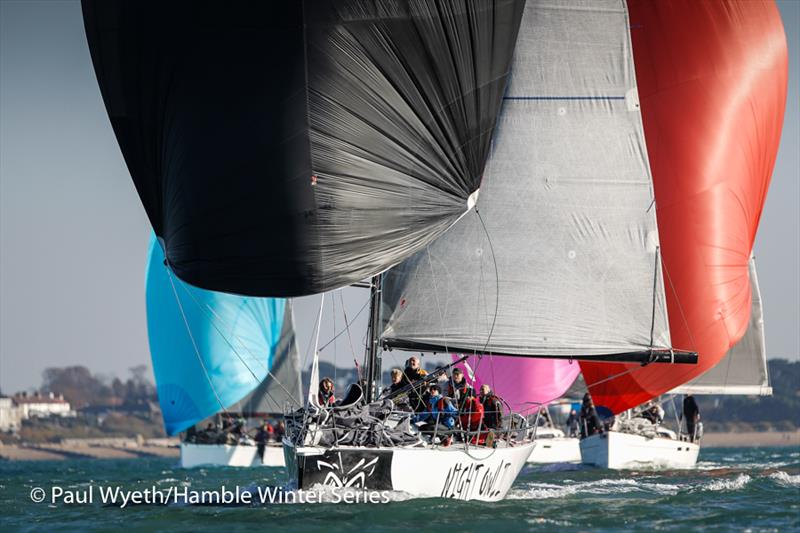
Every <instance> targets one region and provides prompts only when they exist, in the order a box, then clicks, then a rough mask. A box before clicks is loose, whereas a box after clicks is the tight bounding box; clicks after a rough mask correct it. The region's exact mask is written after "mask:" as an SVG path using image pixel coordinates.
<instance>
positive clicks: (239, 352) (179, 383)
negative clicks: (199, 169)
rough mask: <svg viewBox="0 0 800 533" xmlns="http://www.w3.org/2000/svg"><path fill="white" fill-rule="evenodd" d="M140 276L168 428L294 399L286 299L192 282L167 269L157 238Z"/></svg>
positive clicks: (294, 358)
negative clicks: (206, 287)
mask: <svg viewBox="0 0 800 533" xmlns="http://www.w3.org/2000/svg"><path fill="white" fill-rule="evenodd" d="M145 283H146V302H147V334H148V340H149V342H150V355H151V356H152V359H153V371H154V373H155V378H156V388H157V391H158V399H159V402H160V404H161V412H162V414H163V417H164V426H165V428H166V431H167V433H168V434H170V435H173V434H175V433H177V432H179V431H182V430H184V429H186V428H188V427H189V426H192V425H194V424H195V423H197V422H199V421H200V420H203V419H204V418H207V417H209V416H211V415H213V414H214V413H217V412H219V411H221V410H223V409H227V408H235V409H236V410H243V411H247V412H251V413H263V412H272V413H274V412H283V408H284V405H285V404H286V403H287V402H290V403H293V405H295V406H296V405H299V404H298V403H297V402H298V401H300V390H301V385H300V371H299V359H298V355H297V347H296V344H295V340H294V328H293V324H292V312H291V306H290V304H289V303H288V302H287V301H286V300H284V299H278V298H253V297H241V296H235V295H231V294H225V293H218V292H212V291H206V290H203V289H198V288H196V287H192V286H190V285H188V284H187V283H185V282H183V281H181V280H180V279H177V278H176V277H175V276H174V275H171V274H170V273H169V271H168V269H167V267H166V266H165V265H164V254H163V252H162V250H161V247H160V246H159V245H158V244H157V243H156V240H155V239H152V242H151V245H150V254H149V259H148V264H147V274H146V282H145ZM274 377H277V378H278V379H279V380H280V385H279V384H278V383H277V381H276V380H275V379H274ZM257 388H258V390H257V394H254V395H252V396H250V397H248V398H246V399H245V396H247V395H248V394H250V393H251V392H252V391H254V390H255V389H257ZM243 399H244V401H243V403H242V404H240V405H236V404H237V402H240V401H242V400H243Z"/></svg>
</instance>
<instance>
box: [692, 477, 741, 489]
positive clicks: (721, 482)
mask: <svg viewBox="0 0 800 533" xmlns="http://www.w3.org/2000/svg"><path fill="white" fill-rule="evenodd" d="M751 480H752V478H751V477H750V476H748V475H747V474H739V475H738V476H736V477H735V478H733V479H715V480H714V481H712V482H711V483H708V484H707V485H704V486H702V487H700V490H704V491H718V490H730V491H733V490H739V489H742V488H744V487H745V485H747V484H748V483H750V481H751Z"/></svg>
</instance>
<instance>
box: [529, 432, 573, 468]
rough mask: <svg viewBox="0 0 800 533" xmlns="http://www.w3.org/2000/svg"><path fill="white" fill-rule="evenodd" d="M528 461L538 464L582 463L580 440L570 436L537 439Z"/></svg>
mask: <svg viewBox="0 0 800 533" xmlns="http://www.w3.org/2000/svg"><path fill="white" fill-rule="evenodd" d="M528 462H529V463H536V464H549V463H580V462H581V446H580V441H579V440H578V439H573V438H569V437H556V438H552V439H536V441H535V442H534V443H533V451H532V452H531V455H530V456H529V457H528Z"/></svg>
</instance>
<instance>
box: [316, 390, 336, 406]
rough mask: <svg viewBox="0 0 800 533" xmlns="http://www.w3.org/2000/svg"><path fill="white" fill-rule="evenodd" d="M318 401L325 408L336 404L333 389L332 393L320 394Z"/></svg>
mask: <svg viewBox="0 0 800 533" xmlns="http://www.w3.org/2000/svg"><path fill="white" fill-rule="evenodd" d="M317 400H318V401H319V404H320V405H321V406H323V407H326V406H328V405H333V404H334V402H336V398H335V397H334V394H333V389H331V391H330V392H320V393H319V394H317Z"/></svg>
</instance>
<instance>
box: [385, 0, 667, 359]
mask: <svg viewBox="0 0 800 533" xmlns="http://www.w3.org/2000/svg"><path fill="white" fill-rule="evenodd" d="M573 7H574V5H573V4H570V3H569V2H540V1H529V2H527V3H526V6H525V11H524V13H523V18H522V24H521V28H520V31H519V36H518V40H517V47H516V51H515V56H514V62H513V65H512V74H511V79H510V81H509V87H508V90H507V93H506V96H505V97H504V102H503V108H502V111H501V114H500V118H499V120H498V125H497V131H496V134H495V139H494V141H493V146H492V152H491V155H490V158H489V161H488V163H487V166H486V171H485V173H484V178H483V181H482V184H481V194H480V198H479V200H478V203H477V206H476V208H477V210H478V212H479V213H478V212H476V213H467V214H466V215H465V216H464V217H463V218H462V219H461V220H460V221H459V222H458V223H456V224H455V225H454V226H453V227H452V228H451V229H450V230H448V232H447V233H446V234H444V235H443V236H441V237H440V238H439V239H437V240H436V241H434V242H433V243H431V244H429V245H428V246H427V248H426V249H425V250H424V251H422V252H419V253H418V254H416V255H415V256H413V257H412V258H411V259H409V260H406V261H405V262H404V263H402V264H400V265H399V266H397V267H395V268H393V269H391V270H389V271H388V272H387V273H386V274H385V275H384V296H383V303H384V309H383V311H384V312H383V315H384V317H386V325H385V328H384V332H383V335H382V339H383V341H382V342H383V343H384V344H385V345H387V346H390V347H403V348H405V349H435V350H436V351H449V352H454V351H455V352H463V353H492V354H504V355H511V356H529V357H530V356H539V357H562V358H579V357H581V358H582V357H588V358H595V359H596V360H602V359H610V360H631V361H641V362H645V361H647V360H648V357H650V356H651V354H653V353H656V354H660V353H666V352H669V350H670V348H671V341H670V333H669V328H668V320H667V312H666V303H665V301H666V300H665V296H664V284H663V278H662V272H661V266H660V255H659V237H658V228H657V224H656V216H655V210H654V209H652V204H653V185H652V179H651V176H650V171H649V166H648V161H647V149H646V144H645V141H644V133H643V128H642V122H641V115H640V112H639V108H638V103H637V97H636V79H635V77H634V75H633V73H634V69H633V59H632V54H631V46H630V40H629V35H628V29H627V28H628V20H627V15H626V12H625V10H624V3H623V2H619V1H615V0H608V1H601V2H591V3H585V4H582V6H581V7H582V9H573ZM628 357H629V358H628ZM657 359H659V360H660V356H659V357H657Z"/></svg>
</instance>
